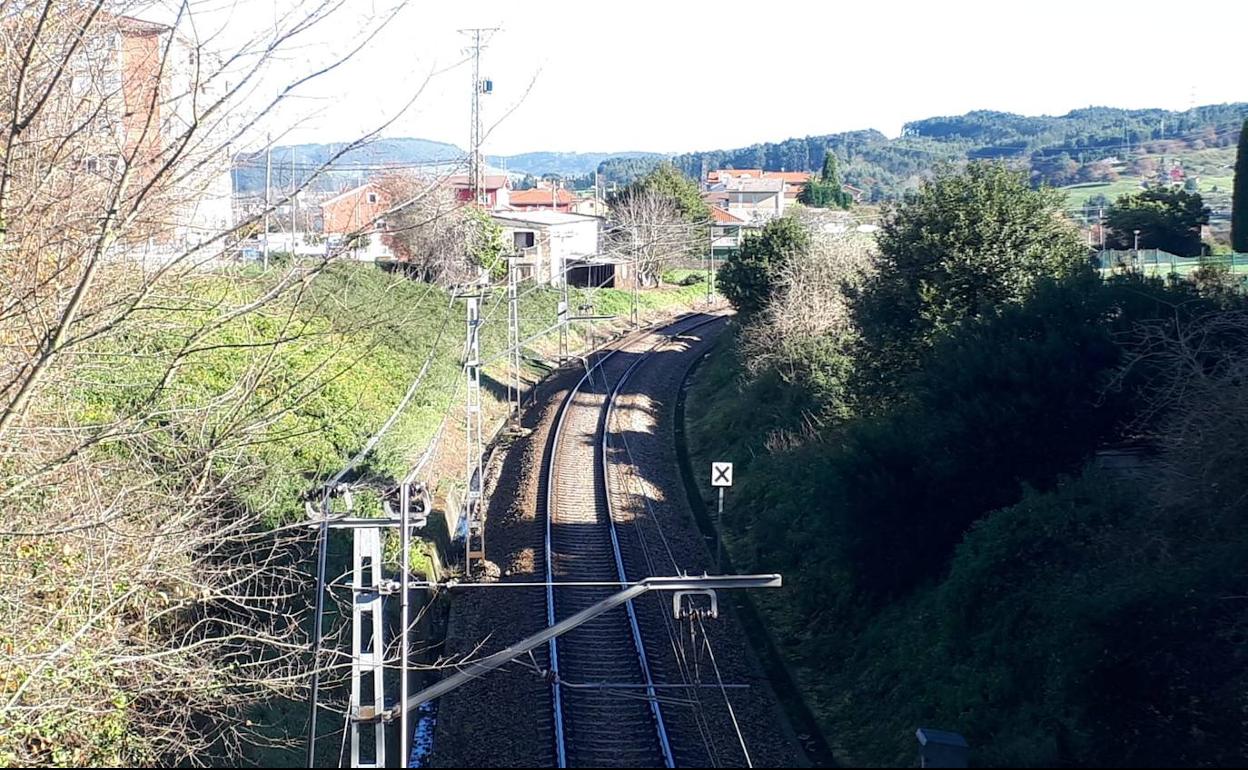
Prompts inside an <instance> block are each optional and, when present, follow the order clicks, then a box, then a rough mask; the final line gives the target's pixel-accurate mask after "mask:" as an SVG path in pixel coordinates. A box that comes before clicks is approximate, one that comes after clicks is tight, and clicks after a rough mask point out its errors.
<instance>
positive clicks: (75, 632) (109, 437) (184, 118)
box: [0, 0, 423, 765]
mask: <svg viewBox="0 0 1248 770" xmlns="http://www.w3.org/2000/svg"><path fill="white" fill-rule="evenodd" d="M137 5H138V4H133V3H125V2H116V1H114V0H42V1H38V2H35V1H31V2H0V25H2V26H3V30H4V34H3V36H0V82H3V84H4V96H3V97H2V98H0V509H2V510H4V511H5V514H6V515H5V517H4V522H3V524H0V629H3V631H0V763H3V764H15V765H17V764H59V765H68V764H73V765H89V764H114V765H116V764H122V763H127V762H137V763H149V764H155V763H192V764H193V763H202V762H205V761H208V760H209V759H210V758H211V757H214V756H222V755H225V756H229V755H231V754H232V753H235V752H237V751H238V750H239V749H240V747H241V745H242V743H243V742H245V741H254V740H257V739H258V737H257V736H255V735H249V734H248V724H247V722H246V718H245V712H246V709H247V708H248V707H250V706H253V705H255V704H256V703H258V702H261V701H264V700H265V699H268V698H272V697H281V696H288V695H291V694H293V693H295V692H297V691H299V690H300V688H301V687H302V685H303V683H304V682H305V676H306V672H307V668H308V666H309V665H310V664H309V660H308V656H307V654H306V649H307V647H306V644H307V641H306V640H307V631H308V627H307V623H306V617H305V616H306V610H307V601H306V597H307V594H306V591H307V589H308V584H307V579H306V571H305V569H303V565H301V563H300V560H299V557H300V556H301V555H302V554H304V553H305V552H306V547H307V546H306V544H307V543H308V541H309V537H310V533H309V532H308V531H307V529H306V528H305V527H303V526H298V525H290V526H286V527H283V526H275V525H276V524H277V522H275V521H273V520H270V519H267V518H264V517H262V515H261V512H262V511H264V510H265V509H266V508H265V505H262V503H266V502H267V501H262V500H255V499H249V498H248V496H247V493H246V492H245V490H248V489H255V488H256V487H255V485H254V484H253V483H252V482H254V481H255V479H257V478H258V477H260V476H262V475H263V474H264V473H265V467H264V456H265V454H264V453H265V451H269V450H266V447H271V446H275V445H278V444H280V443H281V442H284V441H285V442H288V441H289V440H290V439H291V437H292V431H295V430H297V429H298V428H297V426H298V423H297V422H292V414H293V412H294V410H296V409H297V408H298V407H299V405H300V404H303V403H306V402H307V401H308V400H310V399H314V398H316V396H317V394H318V393H320V392H321V391H322V390H323V389H324V388H325V387H326V386H327V385H328V384H330V383H333V382H334V381H336V380H337V379H338V378H340V377H342V376H344V374H345V373H346V372H347V371H348V370H349V369H350V366H351V363H352V362H351V361H342V360H338V358H337V357H336V356H335V355H334V354H333V351H332V349H331V351H330V352H328V353H326V352H325V348H324V347H323V346H321V347H314V346H313V343H314V342H317V341H321V340H323V338H324V337H325V336H326V334H327V333H328V332H327V331H326V330H325V329H323V328H318V327H317V326H316V325H315V324H311V323H310V322H309V321H308V320H307V315H306V314H304V313H301V312H299V311H300V309H301V308H306V306H307V305H308V304H309V303H315V302H324V301H331V300H330V299H327V298H326V297H325V295H324V293H322V292H318V291H317V288H316V287H317V286H318V283H317V282H318V281H319V280H320V279H321V278H322V277H323V276H325V275H326V274H327V271H329V270H330V268H331V266H332V265H333V264H334V263H335V261H337V257H338V255H337V254H331V255H329V256H327V257H325V258H322V259H317V260H313V261H310V262H301V263H295V264H292V265H290V266H289V267H287V268H284V269H282V270H274V271H270V272H268V273H266V274H263V275H254V274H251V273H247V272H243V271H226V272H223V270H225V269H226V268H228V267H229V265H230V258H231V257H230V251H229V248H228V247H229V246H230V245H231V242H232V240H233V238H234V236H235V234H236V233H238V232H240V231H242V230H244V229H247V228H253V227H254V223H255V219H257V218H258V216H257V217H253V218H251V219H248V220H244V221H242V222H234V221H232V216H231V214H230V210H229V192H230V190H229V179H228V171H229V161H230V156H231V148H232V147H235V146H237V145H238V144H239V143H245V142H247V141H249V140H250V138H251V137H252V136H253V135H254V134H255V133H256V128H257V126H259V125H261V124H262V123H265V122H268V124H270V125H271V122H272V121H273V120H275V119H276V116H277V115H278V114H279V110H278V108H279V106H280V105H282V104H283V103H284V102H285V100H286V99H287V98H288V97H289V96H291V95H292V94H295V93H297V92H298V90H299V89H300V88H301V87H303V86H304V85H305V84H306V83H308V82H309V81H311V80H312V79H314V78H316V77H318V76H320V75H323V74H325V73H327V72H330V71H333V70H335V69H337V68H339V67H342V66H345V65H346V64H347V63H348V62H350V61H351V59H352V58H353V57H354V56H355V55H356V53H357V52H358V51H359V50H361V48H362V47H363V46H365V45H367V43H368V42H369V40H371V39H372V37H373V36H374V35H375V34H376V33H377V31H378V30H380V29H382V28H384V26H385V25H386V24H388V23H390V22H391V21H392V20H393V19H394V18H395V15H396V14H397V13H398V12H399V10H400V9H401V7H402V5H403V3H402V2H398V3H397V4H396V5H395V6H394V7H393V8H392V9H390V10H387V11H385V12H382V13H379V14H378V15H376V16H375V17H373V18H371V19H370V20H369V21H368V22H367V23H366V26H365V28H364V29H363V30H362V31H361V32H360V33H359V35H358V39H357V40H356V41H355V43H354V45H351V46H348V48H347V50H346V52H345V53H342V54H340V55H335V56H333V57H331V58H329V59H328V60H327V61H325V62H324V63H323V64H322V65H320V66H318V67H316V68H315V71H313V72H307V73H301V74H299V75H297V76H294V77H293V78H291V79H289V80H286V81H284V82H282V83H281V84H280V87H278V88H277V89H276V93H277V96H275V97H273V98H271V99H267V100H260V101H257V100H256V98H255V94H256V93H257V91H258V90H261V89H259V86H258V84H259V83H261V82H262V81H263V80H264V78H265V77H266V73H270V72H271V71H272V64H273V63H274V62H275V61H276V60H277V58H278V57H279V56H281V55H282V54H283V52H285V51H287V50H289V49H290V48H292V47H295V46H300V45H302V44H303V43H304V41H305V39H306V38H307V37H308V36H309V35H310V34H311V32H312V30H314V29H317V28H319V27H322V26H324V25H326V24H331V23H336V19H338V18H339V17H340V16H341V14H342V13H343V12H344V9H345V8H346V7H347V4H346V3H345V2H343V0H311V1H310V2H306V3H299V2H294V0H292V2H291V3H290V5H291V8H290V12H289V13H288V14H287V15H285V16H284V17H283V18H282V19H281V20H280V21H278V22H277V23H276V24H275V25H273V26H272V27H270V28H265V29H261V30H258V31H256V32H255V33H254V34H253V35H251V36H250V37H249V38H247V39H244V40H242V41H241V42H237V43H235V44H232V45H230V46H227V47H226V48H225V49H224V50H216V51H215V52H214V49H215V48H216V46H215V45H213V44H212V42H213V41H211V40H208V39H206V38H205V37H204V36H203V35H202V31H201V27H200V25H199V22H200V21H201V20H200V18H199V17H198V16H197V15H196V11H195V9H196V8H197V7H199V5H198V4H195V3H191V2H175V3H172V4H170V7H171V8H173V11H174V18H173V19H172V20H171V21H169V22H168V23H164V24H153V23H149V22H143V21H139V20H138V19H135V18H132V17H131V16H129V15H128V14H129V13H131V12H133V10H134V8H135V7H137ZM352 5H353V4H352ZM421 88H423V86H421V85H419V84H418V86H417V88H416V89H415V91H414V93H413V94H412V95H411V98H412V99H415V98H416V96H418V95H419V92H420V89H421ZM409 104H410V102H409ZM404 109H405V108H404V107H403V106H402V105H400V107H399V108H398V109H397V110H396V117H397V115H398V114H402V112H403V110H404ZM383 127H384V126H379V127H378V129H379V130H380V129H381V128H383ZM373 136H375V133H372V134H369V135H366V136H363V137H360V139H359V140H357V141H355V142H351V143H348V144H347V145H345V146H344V147H343V148H342V150H341V152H339V153H338V155H336V156H335V158H334V159H336V158H337V157H341V155H342V154H344V153H346V152H349V151H350V150H352V149H354V148H356V147H359V146H361V145H362V144H363V143H365V142H367V141H368V140H369V139H371V138H372V137H373ZM332 162H333V160H331V161H330V163H332ZM327 165H329V164H327ZM222 185H224V188H222ZM222 190H223V194H224V201H225V205H224V208H221V206H220V205H219V204H220V203H221V194H222ZM292 194H293V193H292ZM283 202H284V201H275V202H273V205H274V206H276V205H279V204H281V203H283ZM389 213H390V212H386V215H388V214H389ZM383 216H384V215H383ZM371 227H372V224H371V223H369V224H367V225H365V228H364V229H368V228H371ZM392 320H393V319H392ZM360 325H361V326H362V327H367V326H368V320H367V319H361V321H360ZM335 331H336V332H337V333H344V332H349V331H350V330H335ZM301 346H304V349H305V350H306V353H307V355H306V356H304V357H302V358H300V357H298V356H296V358H300V360H303V361H304V363H303V364H301V365H300V366H298V367H294V368H291V367H290V366H289V364H283V363H282V362H281V361H279V352H282V351H290V350H291V349H294V350H299V349H300V348H301ZM287 360H290V359H289V358H288V359H287ZM223 361H225V362H228V363H224V364H223V363H222V362H223ZM292 426H293V427H292ZM322 663H325V661H322ZM328 665H335V666H341V665H342V661H333V660H331V661H329V662H328Z"/></svg>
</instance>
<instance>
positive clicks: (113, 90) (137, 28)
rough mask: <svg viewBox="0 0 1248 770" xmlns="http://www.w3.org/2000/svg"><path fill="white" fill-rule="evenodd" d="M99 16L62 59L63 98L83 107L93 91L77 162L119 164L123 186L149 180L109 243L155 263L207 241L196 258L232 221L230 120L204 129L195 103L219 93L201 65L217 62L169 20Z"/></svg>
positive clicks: (87, 167)
mask: <svg viewBox="0 0 1248 770" xmlns="http://www.w3.org/2000/svg"><path fill="white" fill-rule="evenodd" d="M105 18H106V20H105V21H97V22H96V24H95V25H94V26H93V29H94V30H95V31H96V33H97V34H95V35H93V36H91V37H90V38H89V39H87V40H86V42H85V43H84V45H83V47H82V49H81V51H80V53H79V55H78V56H77V57H76V58H75V59H74V60H73V61H72V62H71V63H70V70H69V94H68V96H69V98H70V99H71V100H73V102H72V103H74V104H76V105H77V106H78V108H79V109H89V108H90V107H89V106H88V105H89V103H90V102H89V100H90V99H91V95H92V94H100V95H101V96H100V97H99V105H98V108H94V109H96V112H95V114H94V117H93V118H92V119H91V120H90V121H89V124H88V126H87V128H88V129H89V131H84V132H83V133H82V134H81V135H80V139H81V141H82V146H83V150H84V153H85V155H84V157H83V158H82V161H81V170H82V171H83V172H84V173H86V174H94V175H97V176H99V177H101V178H104V179H106V180H107V179H110V178H111V179H113V180H115V179H116V178H118V177H119V175H120V173H121V171H122V170H123V167H126V166H127V164H128V167H127V168H126V171H127V172H128V173H129V179H130V183H131V185H132V186H138V185H143V184H148V183H152V182H157V183H156V184H155V187H154V188H153V191H152V193H151V195H150V197H149V204H148V205H147V207H146V208H145V210H144V211H143V212H142V213H141V214H140V216H139V217H138V218H137V219H136V220H135V221H134V223H133V226H132V227H130V228H128V229H127V232H126V233H125V234H124V235H123V237H122V239H121V241H120V242H119V243H118V244H117V245H116V249H117V251H118V252H119V253H121V254H125V255H127V256H131V257H134V258H141V259H143V260H144V261H145V262H146V261H148V260H149V259H154V260H155V261H156V263H160V262H162V261H165V260H166V259H172V258H176V257H178V256H181V255H182V254H185V253H186V252H187V251H188V250H189V249H192V248H195V247H197V246H200V245H201V244H205V243H209V244H211V246H210V247H209V248H207V249H206V250H203V251H201V252H200V253H199V255H198V256H197V260H204V259H205V258H210V257H212V256H213V255H214V254H216V253H219V252H220V251H221V250H222V249H223V248H224V243H223V242H218V240H219V239H218V236H219V235H220V234H221V233H223V232H224V231H226V230H228V229H229V227H230V226H231V225H232V223H233V205H232V203H233V201H232V193H233V186H232V183H231V178H230V159H229V150H228V147H227V146H226V138H225V136H224V135H225V134H226V133H227V132H228V129H229V127H228V126H226V125H224V124H213V125H214V129H213V130H212V131H210V130H209V129H207V128H205V127H203V126H202V125H200V121H199V118H200V116H199V115H197V114H196V111H197V110H202V109H203V105H205V104H211V103H213V101H214V100H217V99H219V98H221V96H222V89H223V88H224V83H223V79H222V78H217V79H215V80H213V79H211V78H208V77H207V76H206V75H205V74H203V73H211V72H215V71H217V70H218V69H219V68H220V66H221V63H220V61H219V60H217V59H216V58H215V57H213V56H211V55H209V54H205V53H203V52H202V51H201V50H200V47H199V46H197V45H195V44H194V43H192V42H191V41H190V40H188V39H186V38H185V37H184V36H182V35H181V34H179V33H178V32H177V31H176V30H175V29H174V28H173V27H170V26H168V25H165V24H159V23H155V22H149V21H144V20H141V19H137V18H133V17H129V16H106V17H105ZM197 74H200V75H201V77H198V78H197ZM192 132H193V133H194V139H193V140H192V142H191V144H190V147H191V149H189V150H187V151H185V152H184V155H183V162H182V163H181V164H180V165H179V167H178V169H175V170H173V173H170V170H169V169H167V168H166V167H165V160H164V159H165V158H166V157H167V148H169V147H172V146H175V145H180V144H182V143H183V142H184V141H185V139H186V137H187V136H188V134H190V133H192ZM157 180H158V181H157Z"/></svg>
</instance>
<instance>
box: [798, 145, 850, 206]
mask: <svg viewBox="0 0 1248 770" xmlns="http://www.w3.org/2000/svg"><path fill="white" fill-rule="evenodd" d="M797 199H798V200H799V201H801V202H802V203H804V204H806V205H807V206H814V207H816V208H823V209H827V208H832V207H833V206H836V207H837V208H842V209H847V208H849V206H850V204H852V203H853V201H854V199H853V196H851V195H850V194H849V193H847V192H845V191H844V190H843V189H841V174H840V171H838V170H837V167H836V155H835V154H833V152H832V151H831V150H828V151H826V152H825V153H824V155H823V170H822V171H821V172H820V173H819V176H818V177H812V178H811V180H810V181H809V182H807V183H806V186H805V187H803V188H802V191H801V192H800V193H799V194H798V196H797Z"/></svg>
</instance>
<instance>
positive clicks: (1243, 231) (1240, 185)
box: [1231, 120, 1248, 252]
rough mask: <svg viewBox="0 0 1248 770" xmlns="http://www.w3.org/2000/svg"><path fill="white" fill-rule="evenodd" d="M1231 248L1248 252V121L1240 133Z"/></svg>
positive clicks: (1236, 162) (1232, 208) (1236, 160)
mask: <svg viewBox="0 0 1248 770" xmlns="http://www.w3.org/2000/svg"><path fill="white" fill-rule="evenodd" d="M1231 248H1232V249H1234V250H1235V251H1242V252H1248V120H1245V121H1244V127H1243V128H1242V129H1240V132H1239V154H1238V155H1237V156H1236V157H1235V189H1234V193H1233V196H1232V200H1231Z"/></svg>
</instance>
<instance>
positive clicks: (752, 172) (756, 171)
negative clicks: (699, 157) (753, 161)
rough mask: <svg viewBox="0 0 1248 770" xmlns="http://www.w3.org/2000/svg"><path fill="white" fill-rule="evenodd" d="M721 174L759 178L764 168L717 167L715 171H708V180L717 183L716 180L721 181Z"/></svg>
mask: <svg viewBox="0 0 1248 770" xmlns="http://www.w3.org/2000/svg"><path fill="white" fill-rule="evenodd" d="M720 174H723V175H725V176H732V177H743V176H748V177H751V178H754V179H757V178H758V177H761V176H762V175H763V170H762V169H761V168H724V169H717V170H715V171H710V172H708V173H707V175H706V181H708V182H710V183H711V184H714V183H716V182H718V181H719V175H720Z"/></svg>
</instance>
